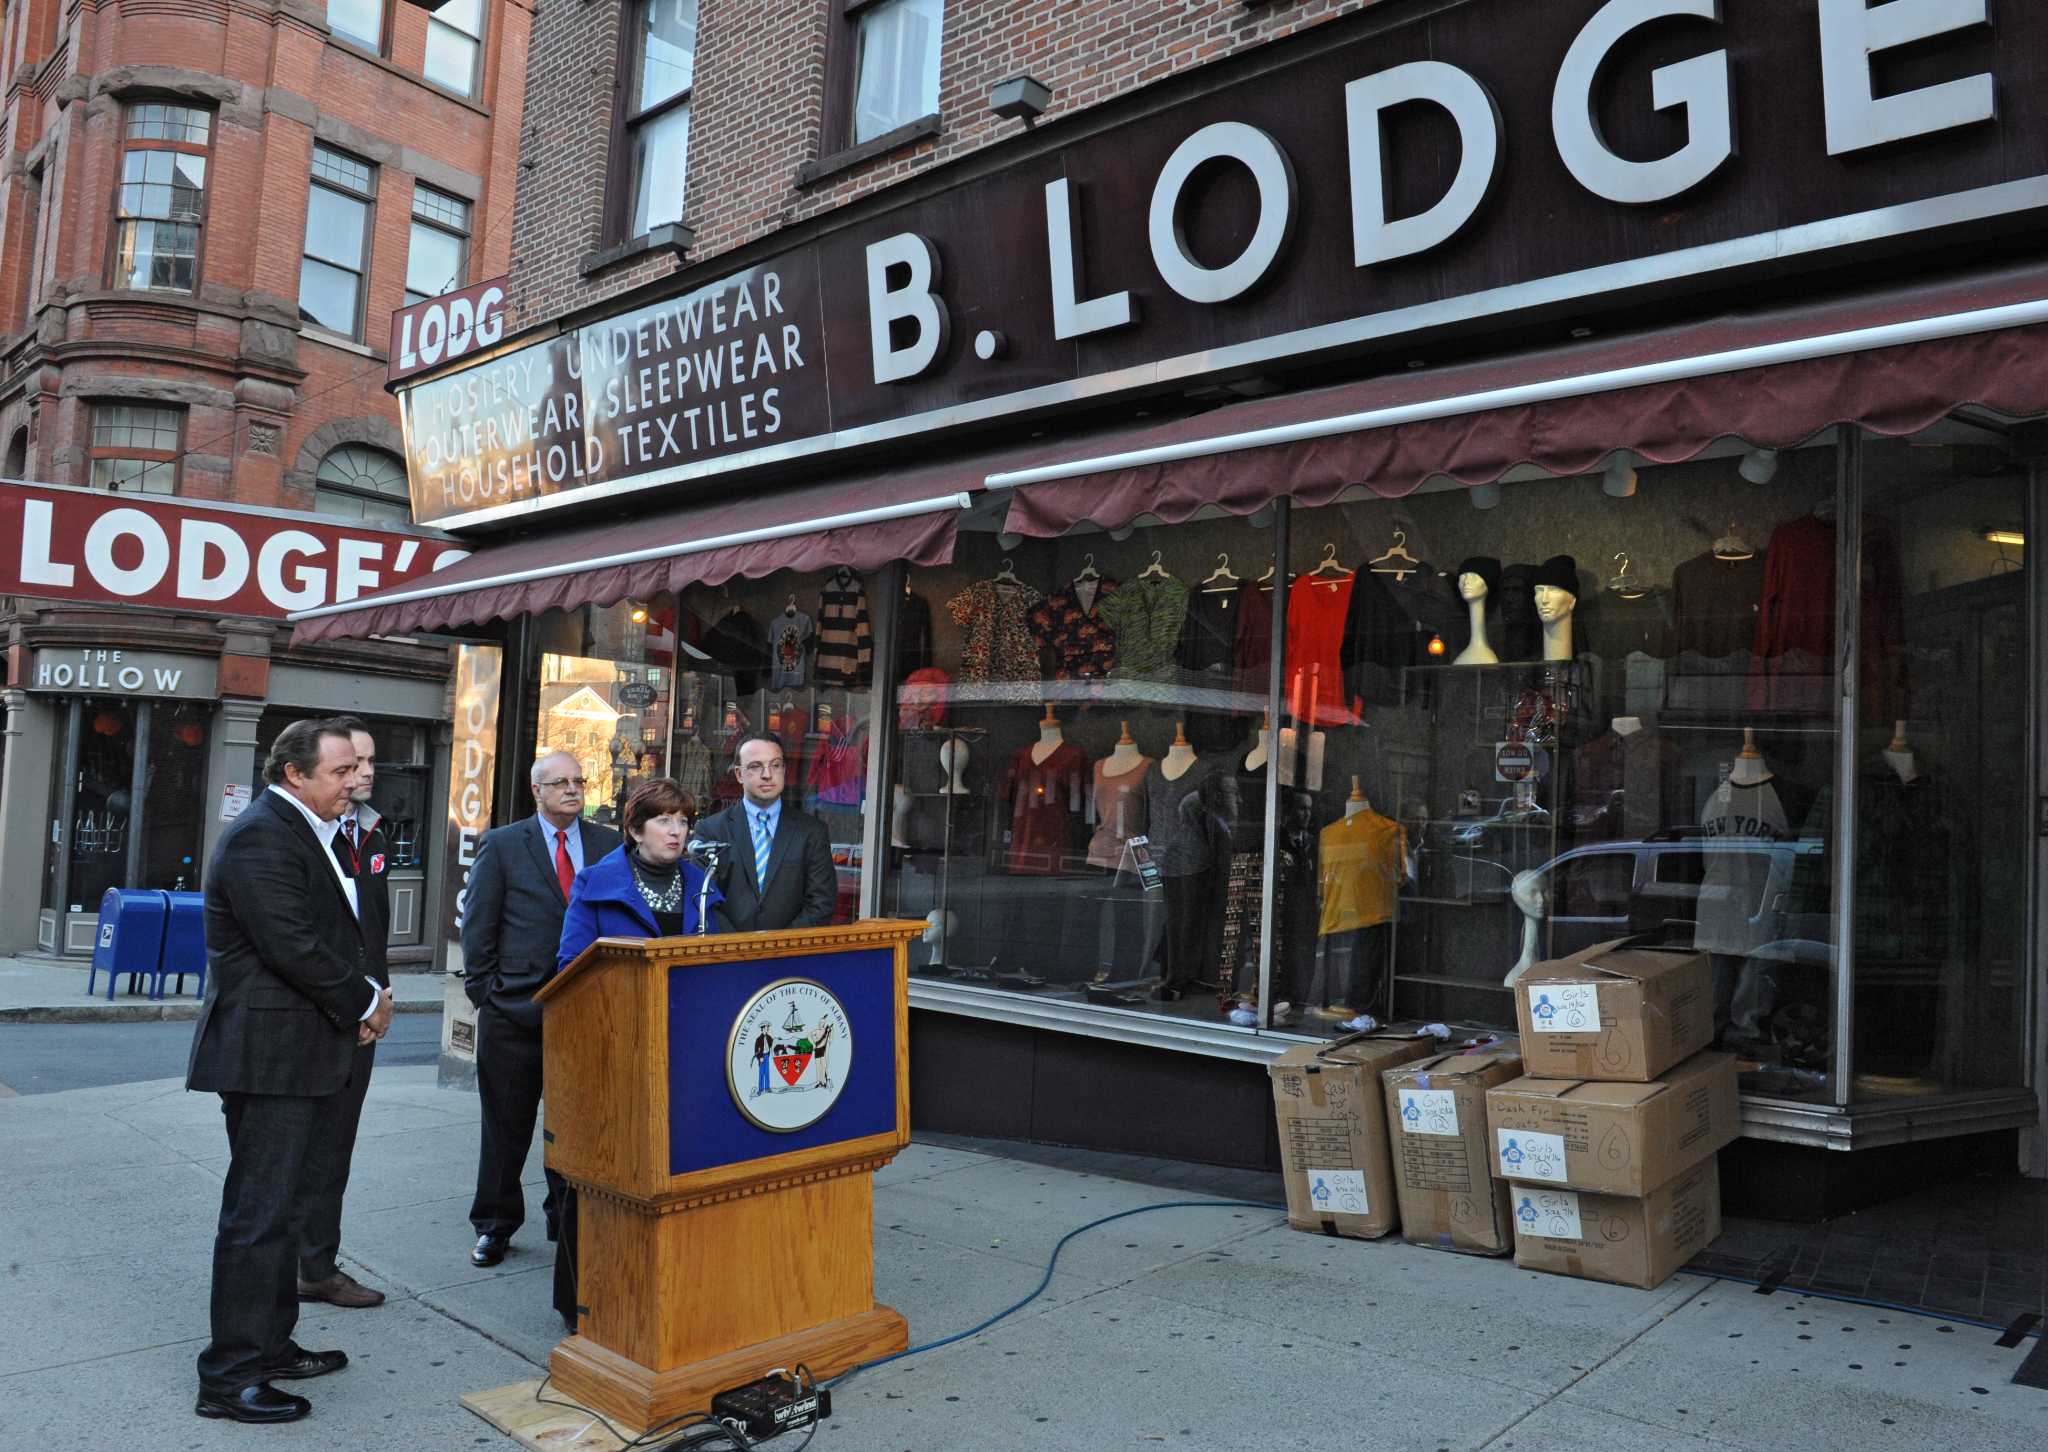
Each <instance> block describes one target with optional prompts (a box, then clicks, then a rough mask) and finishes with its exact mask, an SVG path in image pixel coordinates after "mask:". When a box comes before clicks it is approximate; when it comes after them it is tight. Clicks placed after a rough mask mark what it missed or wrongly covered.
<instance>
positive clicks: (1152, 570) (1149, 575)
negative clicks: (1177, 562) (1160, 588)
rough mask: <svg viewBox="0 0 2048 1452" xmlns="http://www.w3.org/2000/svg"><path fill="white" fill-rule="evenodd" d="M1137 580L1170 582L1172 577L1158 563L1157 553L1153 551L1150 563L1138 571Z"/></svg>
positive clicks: (1164, 567)
mask: <svg viewBox="0 0 2048 1452" xmlns="http://www.w3.org/2000/svg"><path fill="white" fill-rule="evenodd" d="M1138 578H1139V579H1141V580H1150V579H1159V580H1171V579H1172V578H1173V575H1172V573H1171V572H1170V571H1169V570H1168V569H1167V568H1166V566H1164V565H1162V564H1160V563H1159V551H1158V550H1154V551H1152V563H1151V564H1149V565H1147V566H1145V568H1144V569H1142V570H1140V571H1138Z"/></svg>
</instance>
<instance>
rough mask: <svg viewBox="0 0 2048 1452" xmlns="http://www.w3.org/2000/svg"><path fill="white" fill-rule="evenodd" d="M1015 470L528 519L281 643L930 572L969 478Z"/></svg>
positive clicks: (313, 613) (970, 463) (975, 463)
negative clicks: (797, 574) (747, 582)
mask: <svg viewBox="0 0 2048 1452" xmlns="http://www.w3.org/2000/svg"><path fill="white" fill-rule="evenodd" d="M1017 462H1021V459H1020V456H1018V455H1016V454H1010V455H994V456H984V457H981V458H977V459H967V460H962V461H959V462H957V463H955V464H952V465H950V466H947V467H943V468H940V467H932V468H925V469H913V470H898V471H893V472H889V473H876V474H869V475H863V476H860V477H857V478H850V479H838V480H833V481H832V482H830V483H820V484H809V485H804V486H800V487H798V488H794V489H781V490H771V489H765V488H764V489H762V491H761V492H759V493H746V494H741V495H739V496H738V497H725V498H720V499H716V500H707V501H705V502H703V503H699V504H691V505H683V506H677V507H672V508H668V509H663V510H654V511H650V512H648V513H646V514H641V515H636V516H633V517H631V518H627V519H616V520H607V521H605V522H603V523H601V524H589V525H583V526H581V527H577V526H559V525H556V524H554V523H553V522H552V521H540V522H537V523H535V524H534V525H531V526H529V527H528V528H526V529H524V530H521V531H520V532H519V533H518V534H517V535H516V536H514V537H511V538H507V539H505V540H503V541H502V542H492V541H485V542H484V543H482V544H480V545H478V546H477V548H476V552H475V553H474V554H471V555H470V556H469V557H468V558H466V559H463V560H460V561H458V562H457V563H455V564H452V565H450V566H449V567H448V568H446V569H444V570H439V571H436V572H435V573H434V574H432V575H430V576H427V577H425V578H423V579H417V580H414V581H412V582H410V583H409V584H408V585H407V586H405V587H404V588H401V589H396V590H384V591H381V592H379V593H377V594H375V595H365V596H363V597H362V598H361V599H358V600H353V601H350V602H348V603H347V604H342V605H330V606H325V607H323V608H321V609H318V610H309V611H303V612H300V613H299V614H296V615H294V616H293V617H292V619H293V620H294V621H295V622H297V625H296V628H295V630H294V631H293V634H292V639H293V642H294V643H296V644H306V643H309V642H313V641H320V640H329V639H335V638H339V637H348V636H363V635H410V634H414V633H416V632H422V631H424V632H441V631H456V630H459V629H460V628H461V627H463V626H473V625H479V624H482V623H484V622H486V621H492V620H510V619H512V618H514V617H515V616H519V615H525V614H529V613H534V612H538V611H542V610H552V609H562V610H567V609H572V608H575V607H577V606H581V605H612V604H616V603H617V602H619V601H620V600H624V599H628V598H632V597H640V596H652V595H657V594H661V593H664V592H667V591H674V590H680V589H682V588H683V587H685V586H687V585H698V584H705V585H715V584H718V583H720V582H721V581H724V580H729V579H731V578H733V577H734V576H745V577H748V578H759V577H760V576H763V575H769V574H773V573H774V572H775V571H777V570H824V569H830V568H832V567H834V566H837V565H847V566H850V567H851V568H853V569H856V570H862V571H866V570H873V569H877V568H879V567H880V566H882V565H885V564H888V563H890V562H891V561H894V560H907V561H909V562H910V563H912V564H917V565H938V564H944V563H946V562H947V561H948V560H950V559H952V558H953V529H954V522H955V520H956V519H957V517H958V516H959V514H960V511H961V510H962V509H964V508H966V507H967V506H968V505H969V504H970V503H971V502H972V496H973V494H974V493H975V491H977V490H978V489H979V488H980V487H981V479H982V477H983V475H984V474H986V473H987V472H988V470H989V469H990V468H991V467H995V466H998V465H1001V466H1007V465H1010V464H1014V463H1017ZM756 487H758V486H756Z"/></svg>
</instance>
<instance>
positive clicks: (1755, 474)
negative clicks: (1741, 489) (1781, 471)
mask: <svg viewBox="0 0 2048 1452" xmlns="http://www.w3.org/2000/svg"><path fill="white" fill-rule="evenodd" d="M1735 472H1736V473H1738V474H1740V475H1741V476H1742V477H1743V478H1745V479H1747V480H1748V481H1749V482H1750V483H1752V484H1768V483H1770V482H1771V481H1772V480H1773V479H1775V478H1777V477H1778V451H1777V450H1776V449H1751V450H1750V451H1749V452H1748V453H1746V454H1744V455H1743V456H1742V462H1741V463H1740V464H1737V465H1736V466H1735Z"/></svg>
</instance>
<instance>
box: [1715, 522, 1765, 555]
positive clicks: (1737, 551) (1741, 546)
mask: <svg viewBox="0 0 2048 1452" xmlns="http://www.w3.org/2000/svg"><path fill="white" fill-rule="evenodd" d="M1714 558H1715V559H1717V560H1727V561H1728V562H1730V563H1731V564H1733V563H1735V562H1736V561H1739V560H1753V559H1755V558H1756V551H1755V550H1753V549H1751V548H1750V546H1749V541H1747V540H1745V539H1744V538H1743V537H1742V535H1741V534H1740V532H1738V531H1737V530H1736V528H1735V525H1734V524H1733V523H1732V522H1731V523H1730V524H1729V526H1728V533H1726V534H1724V535H1722V536H1721V537H1720V538H1719V539H1717V540H1715V541H1714Z"/></svg>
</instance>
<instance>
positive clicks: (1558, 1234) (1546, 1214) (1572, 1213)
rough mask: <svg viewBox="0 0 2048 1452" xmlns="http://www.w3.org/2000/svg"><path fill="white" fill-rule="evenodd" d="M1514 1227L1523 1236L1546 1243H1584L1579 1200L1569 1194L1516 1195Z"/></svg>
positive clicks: (1525, 1192) (1535, 1192)
mask: <svg viewBox="0 0 2048 1452" xmlns="http://www.w3.org/2000/svg"><path fill="white" fill-rule="evenodd" d="M1515 1223H1516V1224H1517V1225H1518V1226H1520V1227H1521V1231H1522V1234H1524V1235H1537V1236H1542V1237H1543V1238H1544V1239H1546V1240H1584V1239H1585V1238H1586V1235H1585V1230H1584V1228H1583V1227H1582V1226H1581V1225H1580V1223H1579V1197H1578V1196H1577V1195H1575V1194H1574V1193H1572V1192H1571V1191H1570V1190H1521V1189H1518V1190H1516V1191H1515Z"/></svg>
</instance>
